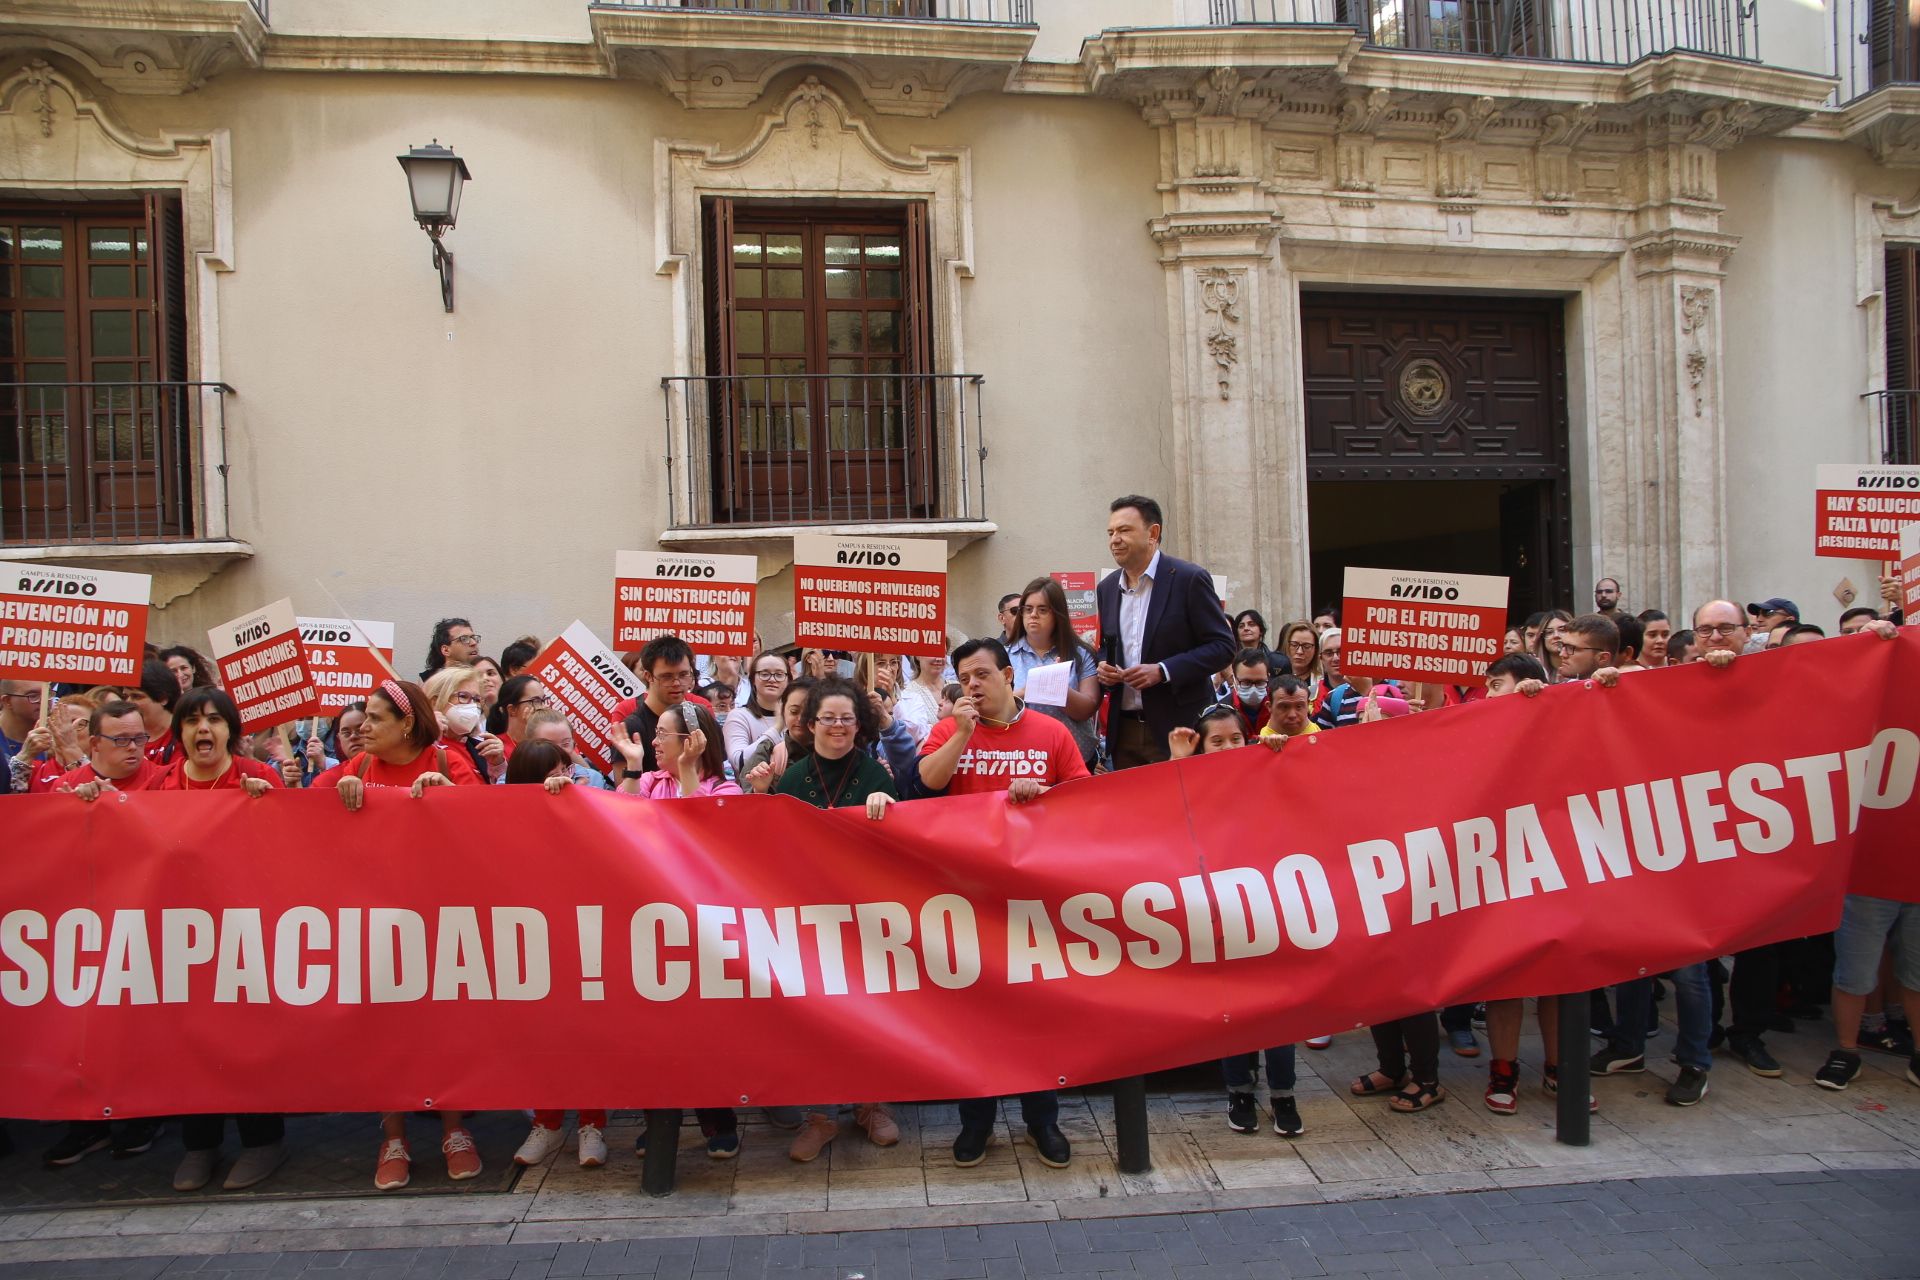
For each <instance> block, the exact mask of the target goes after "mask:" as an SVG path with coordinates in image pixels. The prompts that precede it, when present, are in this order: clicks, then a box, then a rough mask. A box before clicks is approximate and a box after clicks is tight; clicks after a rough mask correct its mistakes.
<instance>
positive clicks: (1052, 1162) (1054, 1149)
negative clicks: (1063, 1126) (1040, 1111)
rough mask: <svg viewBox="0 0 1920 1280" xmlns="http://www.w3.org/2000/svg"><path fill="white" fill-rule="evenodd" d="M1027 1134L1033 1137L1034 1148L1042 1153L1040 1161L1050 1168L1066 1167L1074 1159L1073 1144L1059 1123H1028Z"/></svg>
mask: <svg viewBox="0 0 1920 1280" xmlns="http://www.w3.org/2000/svg"><path fill="white" fill-rule="evenodd" d="M1027 1136H1028V1137H1029V1138H1032V1139H1033V1148H1034V1150H1036V1151H1038V1152H1039V1153H1040V1163H1041V1164H1043V1165H1045V1166H1047V1168H1049V1169H1064V1168H1066V1167H1067V1163H1068V1162H1069V1161H1071V1160H1072V1159H1073V1144H1072V1143H1070V1142H1068V1141H1067V1135H1066V1134H1064V1133H1062V1132H1060V1126H1059V1125H1057V1124H1042V1125H1031V1124H1030V1125H1028V1126H1027Z"/></svg>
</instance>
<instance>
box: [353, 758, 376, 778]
mask: <svg viewBox="0 0 1920 1280" xmlns="http://www.w3.org/2000/svg"><path fill="white" fill-rule="evenodd" d="M371 768H373V757H372V756H370V755H368V754H367V753H366V752H364V751H362V752H361V753H360V764H359V766H358V767H356V768H355V769H354V771H353V776H354V777H356V778H359V779H361V780H362V781H365V780H366V776H367V770H369V769H371Z"/></svg>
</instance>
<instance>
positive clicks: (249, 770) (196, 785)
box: [114, 756, 282, 791]
mask: <svg viewBox="0 0 1920 1280" xmlns="http://www.w3.org/2000/svg"><path fill="white" fill-rule="evenodd" d="M232 761H233V762H232V763H231V764H229V765H228V766H227V771H226V772H225V773H223V774H221V775H220V776H219V777H217V778H215V779H214V780H213V781H212V782H198V781H195V780H194V779H192V778H189V777H188V776H187V761H186V758H185V757H184V756H183V757H182V758H180V759H178V760H175V761H174V762H173V763H172V764H170V765H168V766H167V767H166V768H165V769H163V770H161V772H160V775H159V776H158V777H157V778H155V779H154V780H153V781H152V782H151V783H149V784H147V790H149V791H234V790H237V789H238V788H239V786H240V779H242V778H260V779H263V780H265V781H266V782H267V783H269V784H270V785H272V786H276V787H277V786H280V785H282V783H281V781H280V771H279V770H278V769H274V768H272V767H270V766H268V765H264V764H261V763H260V762H259V761H258V760H254V759H252V758H250V757H248V756H234V757H232ZM114 785H115V786H118V785H119V784H118V783H115V784H114Z"/></svg>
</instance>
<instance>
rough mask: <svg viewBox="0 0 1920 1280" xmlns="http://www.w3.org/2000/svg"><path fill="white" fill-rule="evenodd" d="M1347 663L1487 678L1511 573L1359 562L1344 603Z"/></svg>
mask: <svg viewBox="0 0 1920 1280" xmlns="http://www.w3.org/2000/svg"><path fill="white" fill-rule="evenodd" d="M1340 618H1341V621H1342V625H1343V628H1344V630H1345V633H1346V634H1345V636H1344V637H1343V641H1342V643H1343V644H1344V645H1345V651H1344V652H1343V653H1342V654H1341V658H1340V669H1341V670H1342V671H1344V672H1350V673H1352V674H1353V675H1357V676H1373V677H1375V678H1376V679H1388V680H1420V681H1431V682H1433V683H1436V684H1462V685H1480V684H1485V683H1486V682H1487V664H1488V663H1490V662H1492V661H1493V660H1494V659H1495V658H1497V657H1499V656H1500V641H1501V638H1502V637H1503V636H1504V635H1505V634H1506V626H1507V580H1506V579H1505V578H1493V577H1487V576H1485V575H1481V574H1471V573H1421V572H1401V571H1398V570H1393V569H1352V568H1349V569H1348V570H1347V574H1346V601H1345V604H1344V605H1343V606H1342V608H1341V611H1340Z"/></svg>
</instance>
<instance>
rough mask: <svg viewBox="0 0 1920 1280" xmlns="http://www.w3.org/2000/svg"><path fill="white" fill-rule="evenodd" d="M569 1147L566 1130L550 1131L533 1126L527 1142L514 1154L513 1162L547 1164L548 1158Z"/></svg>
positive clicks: (543, 1127)
mask: <svg viewBox="0 0 1920 1280" xmlns="http://www.w3.org/2000/svg"><path fill="white" fill-rule="evenodd" d="M566 1145H567V1132H566V1130H564V1129H549V1128H547V1127H546V1126H545V1125H538V1124H537V1125H535V1126H533V1131H532V1132H531V1133H529V1134H527V1140H526V1141H525V1142H523V1143H521V1144H520V1149H519V1150H518V1151H516V1152H514V1153H513V1162H514V1163H515V1164H518V1165H526V1166H529V1167H531V1166H533V1165H536V1164H545V1163H546V1160H547V1157H548V1156H550V1155H552V1154H553V1153H554V1152H556V1151H558V1150H559V1149H560V1148H562V1147H564V1146H566Z"/></svg>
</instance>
